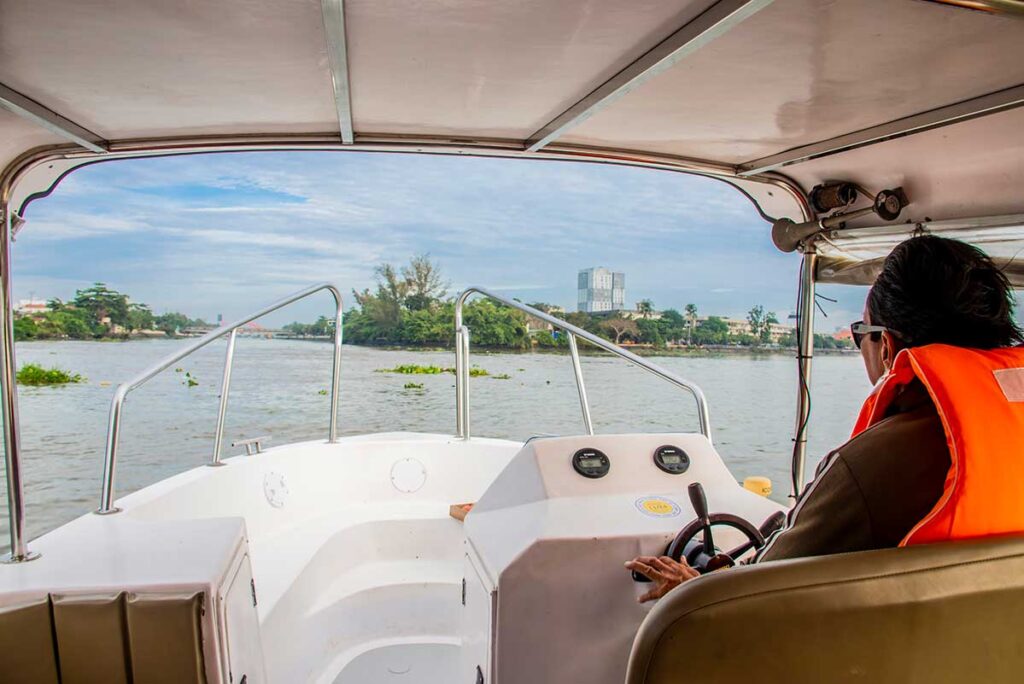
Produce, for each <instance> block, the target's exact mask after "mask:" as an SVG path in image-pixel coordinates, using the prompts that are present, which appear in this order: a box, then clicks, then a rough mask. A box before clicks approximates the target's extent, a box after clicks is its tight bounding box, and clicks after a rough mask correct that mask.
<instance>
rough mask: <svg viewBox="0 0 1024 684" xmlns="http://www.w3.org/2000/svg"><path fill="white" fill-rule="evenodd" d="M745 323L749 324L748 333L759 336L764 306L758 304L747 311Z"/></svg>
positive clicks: (762, 322)
mask: <svg viewBox="0 0 1024 684" xmlns="http://www.w3.org/2000/svg"><path fill="white" fill-rule="evenodd" d="M747 323H749V324H750V334H751V335H753V336H754V337H760V335H761V326H762V325H764V307H763V306H761V305H760V304H758V305H757V306H755V307H754V308H753V309H751V310H750V311H748V312H747Z"/></svg>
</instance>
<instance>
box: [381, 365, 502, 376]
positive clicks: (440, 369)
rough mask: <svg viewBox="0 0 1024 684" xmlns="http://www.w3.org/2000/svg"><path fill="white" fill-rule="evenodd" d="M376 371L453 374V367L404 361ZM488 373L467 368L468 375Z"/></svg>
mask: <svg viewBox="0 0 1024 684" xmlns="http://www.w3.org/2000/svg"><path fill="white" fill-rule="evenodd" d="M375 372H376V373H398V374H400V375H441V374H442V373H451V374H452V375H454V374H455V369H454V368H452V367H450V366H421V365H419V364H415V363H406V364H403V365H401V366H395V367H394V368H378V369H377V370H376V371H375ZM486 375H490V373H488V372H487V371H486V370H484V369H483V368H478V367H476V366H473V367H472V368H470V369H469V377H471V378H479V377H482V376H486Z"/></svg>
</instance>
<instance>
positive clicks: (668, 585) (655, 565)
mask: <svg viewBox="0 0 1024 684" xmlns="http://www.w3.org/2000/svg"><path fill="white" fill-rule="evenodd" d="M626 569H627V570H633V571H636V572H638V573H640V574H641V575H643V576H644V577H646V578H647V579H649V580H651V581H652V582H654V588H653V589H651V590H650V591H649V592H647V593H646V594H644V595H643V596H641V597H640V598H639V599H637V601H639V602H640V603H644V602H646V601H653V600H654V599H660V598H661V597H662V596H664V595H665V594H667V593H668V592H670V591H672V590H673V589H675V588H676V587H678V586H679V585H680V584H682V583H683V582H686V581H687V580H691V579H693V578H694V577H699V576H700V573H699V572H697V571H696V570H694V569H693V568H691V567H690V564H689V563H687V562H686V559H685V558H684V559H682V560H681V561H675V560H672V559H671V558H670V557H668V556H661V557H660V558H659V557H657V556H637V557H636V558H634V559H633V560H631V561H629V562H628V563H626Z"/></svg>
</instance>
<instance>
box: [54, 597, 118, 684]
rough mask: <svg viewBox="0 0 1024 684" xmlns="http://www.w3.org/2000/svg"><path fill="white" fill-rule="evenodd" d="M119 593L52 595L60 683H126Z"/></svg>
mask: <svg viewBox="0 0 1024 684" xmlns="http://www.w3.org/2000/svg"><path fill="white" fill-rule="evenodd" d="M123 596H124V595H123V594H117V595H114V596H111V595H109V594H107V595H99V596H94V595H86V596H59V595H53V596H52V601H53V626H54V633H55V634H56V636H57V643H58V644H59V645H60V681H61V684H90V683H91V682H109V684H129V682H130V681H131V680H130V678H129V677H128V669H129V667H130V665H129V661H128V651H127V648H126V647H127V644H128V640H127V635H126V634H125V621H124V606H123Z"/></svg>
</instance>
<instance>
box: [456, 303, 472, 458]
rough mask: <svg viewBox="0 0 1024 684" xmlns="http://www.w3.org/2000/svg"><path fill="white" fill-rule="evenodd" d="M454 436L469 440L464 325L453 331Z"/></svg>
mask: <svg viewBox="0 0 1024 684" xmlns="http://www.w3.org/2000/svg"><path fill="white" fill-rule="evenodd" d="M460 318H461V317H460ZM455 435H456V437H458V438H460V439H469V328H467V327H466V326H464V325H460V326H459V327H458V328H457V329H456V330H455Z"/></svg>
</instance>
